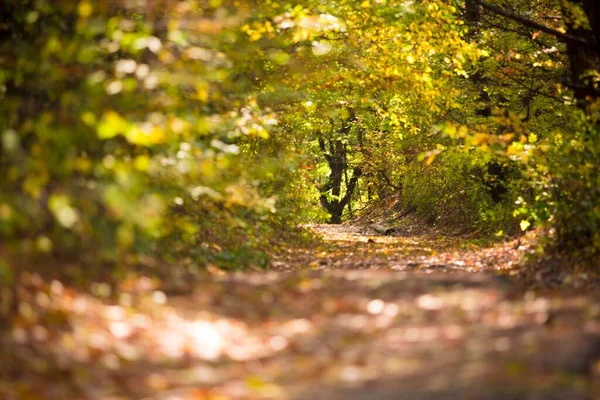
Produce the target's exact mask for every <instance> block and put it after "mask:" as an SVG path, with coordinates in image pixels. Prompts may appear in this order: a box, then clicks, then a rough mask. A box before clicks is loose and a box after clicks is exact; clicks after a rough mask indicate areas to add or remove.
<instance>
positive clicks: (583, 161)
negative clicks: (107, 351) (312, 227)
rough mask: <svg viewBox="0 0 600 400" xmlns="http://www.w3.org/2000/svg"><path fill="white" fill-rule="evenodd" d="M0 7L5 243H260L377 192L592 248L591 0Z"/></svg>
mask: <svg viewBox="0 0 600 400" xmlns="http://www.w3.org/2000/svg"><path fill="white" fill-rule="evenodd" d="M1 13H2V22H1V25H0V50H1V54H2V55H1V56H0V85H1V87H2V94H1V96H2V101H1V103H0V108H1V110H2V112H1V113H0V131H1V135H2V136H1V138H2V140H1V145H0V152H1V153H2V158H1V160H0V173H2V176H3V177H4V178H3V180H2V181H1V183H0V186H1V188H0V189H1V190H0V191H1V194H0V232H1V234H2V237H3V238H4V240H3V243H4V245H3V246H4V248H3V252H6V253H10V254H21V253H26V254H30V255H31V254H39V255H48V254H53V255H54V256H55V257H75V258H79V259H82V260H86V262H90V263H92V262H94V263H96V262H101V263H104V262H106V263H113V264H114V263H117V264H118V263H131V262H133V263H136V262H140V260H141V259H142V258H143V257H140V255H142V254H144V255H147V254H153V255H154V256H156V255H160V256H161V257H164V258H168V259H171V260H181V259H186V260H188V261H189V260H192V261H189V262H194V263H196V262H197V263H199V264H202V263H207V262H210V263H215V264H218V265H220V266H224V267H233V266H237V265H239V264H240V263H242V264H244V263H245V264H249V265H263V264H264V263H265V261H264V256H263V255H262V253H261V248H263V247H264V246H265V244H266V243H267V242H268V240H270V238H273V237H275V236H278V235H276V234H275V233H278V232H282V231H287V230H289V229H290V226H293V225H295V224H296V222H298V221H310V220H312V221H315V220H317V221H323V220H329V221H330V222H334V223H338V222H341V221H343V220H344V219H346V218H347V217H348V216H349V215H352V214H353V211H354V210H356V209H359V208H362V207H364V205H365V204H369V202H370V201H372V200H374V199H378V198H383V197H386V196H390V195H395V196H397V197H398V198H399V199H400V200H399V201H400V203H401V205H404V206H406V207H415V208H416V210H417V212H418V213H419V214H420V215H421V216H422V217H423V218H424V220H426V221H428V222H429V223H445V224H446V225H451V226H454V227H458V228H460V229H461V230H463V231H464V230H473V229H478V230H479V231H481V232H482V233H496V232H498V231H502V232H504V233H516V232H518V231H520V230H521V229H527V228H528V227H529V226H533V225H536V224H546V226H548V227H549V228H551V229H553V230H554V231H555V232H556V238H557V243H558V244H559V247H560V248H563V249H569V250H572V249H578V250H581V251H582V254H586V255H591V256H593V255H595V254H596V253H597V251H598V249H600V235H599V233H598V229H599V227H598V222H599V220H600V209H599V208H598V205H597V198H598V194H599V193H597V190H598V189H597V188H598V187H599V185H598V176H599V174H598V165H597V164H598V163H597V159H598V152H599V151H600V148H598V144H597V143H598V140H597V135H598V125H597V121H598V89H597V87H598V63H599V61H598V40H597V38H598V34H599V33H598V18H599V17H598V8H597V6H596V4H595V2H593V1H587V0H586V1H579V2H558V1H557V2H543V3H540V2H534V1H532V2H525V3H523V2H513V3H510V2H509V3H506V2H504V3H502V5H499V4H496V2H492V1H485V2H484V1H479V0H472V1H465V2H463V1H457V2H454V3H453V4H449V3H448V2H443V1H437V0H427V1H422V2H406V1H395V0H388V1H368V0H367V1H364V2H356V1H349V0H348V1H346V0H338V1H327V2H322V1H314V2H312V1H303V2H293V3H292V4H287V3H286V4H281V3H278V2H275V1H266V2H252V1H246V2H233V1H231V2H230V1H219V0H217V1H200V0H186V1H170V0H153V1H145V2H131V1H126V0H123V1H116V2H101V1H91V0H81V1H79V0H68V1H62V2H60V3H56V2H50V1H43V0H39V1H12V2H11V1H9V2H8V3H6V4H5V5H4V6H3V8H2V11H1ZM250 255H251V256H250ZM11 257H12V256H7V257H5V258H7V259H11ZM3 266H4V267H3V269H4V270H5V275H7V276H8V275H10V273H11V271H12V270H11V269H10V268H8V267H7V264H6V262H5V263H4V264H3Z"/></svg>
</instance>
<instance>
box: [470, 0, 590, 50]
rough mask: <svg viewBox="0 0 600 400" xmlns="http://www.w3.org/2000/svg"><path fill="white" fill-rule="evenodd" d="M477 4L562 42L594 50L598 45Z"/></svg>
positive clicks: (518, 16)
mask: <svg viewBox="0 0 600 400" xmlns="http://www.w3.org/2000/svg"><path fill="white" fill-rule="evenodd" d="M475 2H476V3H477V4H479V5H480V6H481V7H483V8H484V9H486V10H488V11H490V12H492V13H494V14H497V15H501V16H503V17H505V18H508V19H512V20H513V21H515V22H518V23H520V24H522V25H525V26H528V27H530V28H533V29H538V30H540V31H542V32H544V33H547V34H549V35H553V36H555V37H557V38H559V39H562V40H565V41H568V42H574V43H578V44H582V45H584V46H586V47H592V48H594V49H595V48H596V45H595V44H594V43H591V42H589V41H587V40H585V39H583V38H580V37H578V36H573V35H569V34H567V33H563V32H561V31H558V30H556V29H552V28H550V27H548V26H546V25H543V24H540V23H538V22H535V21H533V20H530V19H528V18H525V17H522V16H520V15H518V14H515V13H514V12H512V11H508V10H505V9H503V8H500V7H498V6H495V5H493V4H488V3H486V2H484V1H482V0H475Z"/></svg>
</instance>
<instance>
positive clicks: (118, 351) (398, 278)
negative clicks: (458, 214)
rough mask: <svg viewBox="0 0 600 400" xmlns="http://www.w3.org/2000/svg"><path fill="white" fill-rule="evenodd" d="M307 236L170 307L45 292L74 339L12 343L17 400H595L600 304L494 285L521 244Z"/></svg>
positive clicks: (138, 299)
mask: <svg viewBox="0 0 600 400" xmlns="http://www.w3.org/2000/svg"><path fill="white" fill-rule="evenodd" d="M312 229H313V230H315V231H316V232H317V233H318V234H320V235H322V236H323V239H324V240H323V243H322V244H321V245H320V246H318V248H310V249H300V248H294V249H291V248H290V249H286V250H285V251H282V252H280V256H278V257H276V259H275V260H274V261H273V267H272V269H271V270H270V271H268V272H240V273H231V274H226V273H222V272H219V271H216V270H212V272H210V273H207V274H206V275H203V276H201V277H200V278H199V280H198V281H197V282H195V283H194V289H193V290H192V291H191V292H189V293H186V294H180V295H173V296H169V297H168V299H167V298H165V296H164V294H162V292H158V291H153V290H152V289H149V290H147V291H146V292H145V293H140V294H138V295H136V296H134V297H131V298H128V299H126V300H127V302H130V303H132V304H131V305H130V306H124V305H122V304H119V305H115V304H112V305H110V304H107V302H105V301H100V300H98V299H97V298H93V297H91V296H89V295H85V294H79V293H75V292H71V291H69V290H68V289H65V288H62V287H57V285H56V284H54V287H53V286H52V284H51V285H50V286H49V287H48V291H47V293H48V296H49V300H44V299H42V300H40V299H37V302H38V303H40V302H42V303H48V304H55V305H54V306H53V307H49V308H48V309H49V310H51V311H52V312H50V311H48V314H47V315H46V316H45V317H44V318H45V320H50V319H51V318H54V319H56V318H57V313H58V312H59V311H60V313H63V314H64V315H68V318H69V324H70V328H69V329H68V330H61V328H60V327H57V328H44V329H46V330H41V328H36V327H34V328H33V329H31V330H25V329H22V330H21V331H19V330H17V331H16V332H15V334H14V335H13V340H14V339H15V338H16V339H18V340H17V342H19V344H18V345H17V347H15V349H16V350H15V355H14V359H13V361H14V360H16V362H19V363H31V364H32V366H31V368H30V370H29V372H28V373H27V374H25V375H20V376H19V377H18V380H20V382H26V384H23V385H22V390H21V391H22V392H23V393H36V394H41V397H33V396H32V397H27V396H24V397H21V398H43V399H75V398H82V399H83V398H85V399H88V398H89V399H115V400H116V399H165V400H167V399H168V400H175V399H182V400H188V399H189V400H217V399H218V400H224V399H302V400H303V399H306V400H311V399H315V400H316V399H323V400H335V399H341V400H343V399H348V400H362V399H365V400H366V399H374V400H383V399H569V400H577V399H598V398H600V363H599V361H598V360H599V359H600V293H597V292H596V293H594V294H587V295H583V294H577V293H572V292H571V293H569V292H561V291H552V292H549V291H546V292H537V293H534V292H532V291H525V290H523V289H521V288H519V287H517V286H515V285H514V284H512V283H511V282H510V281H509V280H507V279H505V278H503V277H502V276H499V275H498V274H497V273H498V271H503V270H506V269H507V268H509V267H510V265H511V264H512V263H514V262H515V261H516V259H517V258H518V256H519V254H518V253H519V252H520V251H525V250H524V249H522V248H521V249H519V245H520V243H518V242H510V243H506V244H504V245H500V246H496V247H493V248H488V249H485V248H472V246H467V245H465V244H464V243H461V241H460V240H459V239H435V238H426V237H385V236H379V235H376V234H374V233H372V232H369V230H368V229H366V228H363V227H357V226H344V225H342V226H313V227H312ZM144 282H145V283H144ZM136 285H138V286H139V287H143V286H144V285H147V286H148V287H150V286H151V285H150V283H149V282H147V281H143V280H141V281H139V282H137V283H136ZM121 303H122V302H121ZM63 314H60V315H63ZM38 321H39V319H38ZM40 325H41V324H40ZM36 326H37V325H36ZM3 345H4V347H3V348H10V347H7V346H12V344H7V343H3ZM42 361H43V362H42ZM4 365H8V364H4ZM5 372H6V368H5ZM0 376H1V375H0ZM7 376H8V375H7ZM7 376H4V377H3V379H2V380H0V394H2V393H10V392H3V391H2V390H3V387H4V388H6V386H5V385H8V384H11V382H10V381H9V379H13V382H12V384H13V385H16V384H17V383H15V381H14V379H16V378H14V377H13V378H10V376H8V377H7ZM19 384H21V383H19ZM0 397H2V396H0ZM3 398H4V397H3ZM6 398H10V397H8V396H7V397H6Z"/></svg>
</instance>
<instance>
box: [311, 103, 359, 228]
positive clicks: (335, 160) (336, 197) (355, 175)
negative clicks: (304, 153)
mask: <svg viewBox="0 0 600 400" xmlns="http://www.w3.org/2000/svg"><path fill="white" fill-rule="evenodd" d="M355 119H356V116H355V114H354V111H353V110H350V117H349V118H348V119H347V120H346V121H345V123H344V125H343V126H342V129H341V130H340V132H339V135H338V136H337V137H336V138H333V139H327V142H326V139H325V138H324V137H323V136H322V135H319V139H318V140H319V147H320V148H321V151H322V152H323V156H324V157H325V159H326V160H327V164H328V165H329V169H330V171H331V172H330V173H329V177H328V179H327V183H326V184H325V185H323V186H322V187H321V188H320V190H319V191H320V192H321V196H320V197H319V200H320V202H321V205H322V206H323V208H324V209H325V210H326V211H327V212H328V213H329V214H330V215H331V218H330V220H329V222H330V223H331V224H339V223H341V222H342V215H343V213H344V208H346V206H348V205H349V204H350V200H351V198H352V193H353V192H354V189H355V188H356V184H357V182H358V179H359V177H360V176H361V174H362V171H361V169H360V168H358V167H355V168H353V170H352V177H351V178H350V179H349V180H348V178H347V172H348V169H349V165H348V157H347V156H348V154H347V151H348V150H347V147H346V145H345V144H344V141H343V140H342V137H346V136H348V135H349V134H350V129H351V127H352V122H354V120H355ZM344 176H346V193H345V194H344V196H343V197H342V196H341V195H342V184H343V183H344ZM329 192H331V196H329V195H328V193H329ZM329 197H332V198H331V199H330V198H329Z"/></svg>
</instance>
